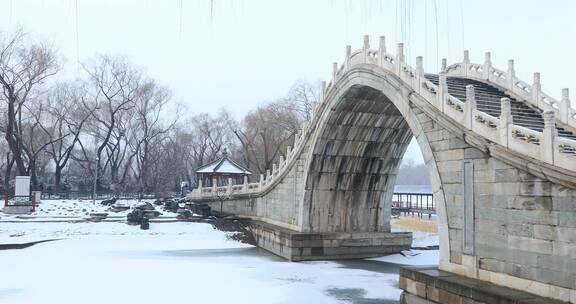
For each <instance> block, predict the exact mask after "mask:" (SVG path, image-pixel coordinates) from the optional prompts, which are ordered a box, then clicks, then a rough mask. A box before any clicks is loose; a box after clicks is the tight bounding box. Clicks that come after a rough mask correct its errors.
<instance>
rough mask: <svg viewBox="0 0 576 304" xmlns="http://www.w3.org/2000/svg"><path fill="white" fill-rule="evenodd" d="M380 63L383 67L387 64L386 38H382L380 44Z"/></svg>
mask: <svg viewBox="0 0 576 304" xmlns="http://www.w3.org/2000/svg"><path fill="white" fill-rule="evenodd" d="M378 63H379V64H380V66H381V67H383V66H384V64H385V63H386V37H384V36H380V43H379V45H378Z"/></svg>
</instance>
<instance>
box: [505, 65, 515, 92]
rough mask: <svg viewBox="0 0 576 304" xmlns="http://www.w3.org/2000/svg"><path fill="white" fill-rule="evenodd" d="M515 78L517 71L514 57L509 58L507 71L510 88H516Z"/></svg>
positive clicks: (511, 89) (507, 81)
mask: <svg viewBox="0 0 576 304" xmlns="http://www.w3.org/2000/svg"><path fill="white" fill-rule="evenodd" d="M514 78H516V71H515V70H514V59H509V60H508V72H506V83H507V84H508V90H510V91H513V90H514Z"/></svg>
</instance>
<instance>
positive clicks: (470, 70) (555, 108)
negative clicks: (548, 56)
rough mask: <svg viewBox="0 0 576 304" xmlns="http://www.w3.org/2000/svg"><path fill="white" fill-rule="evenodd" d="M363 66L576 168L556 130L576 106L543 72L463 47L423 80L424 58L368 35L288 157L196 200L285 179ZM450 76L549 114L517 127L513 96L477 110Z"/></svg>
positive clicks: (471, 123) (575, 122)
mask: <svg viewBox="0 0 576 304" xmlns="http://www.w3.org/2000/svg"><path fill="white" fill-rule="evenodd" d="M363 65H370V66H377V67H379V68H381V69H383V70H385V71H387V72H389V73H394V74H395V75H396V76H397V77H398V78H399V79H400V80H402V81H403V82H404V83H406V84H408V85H409V86H410V87H411V88H412V90H413V91H414V92H415V93H417V94H418V96H419V97H421V98H423V99H424V100H426V101H427V102H428V103H430V104H431V105H433V106H434V107H436V108H437V109H438V110H439V111H440V112H441V113H444V114H445V115H446V116H447V117H449V118H451V119H452V120H454V121H456V122H457V123H459V124H461V125H462V128H463V129H466V130H469V131H472V132H475V133H477V134H479V135H481V136H482V137H484V138H485V139H487V140H489V141H491V142H494V143H495V144H498V145H500V146H502V147H504V148H507V149H509V150H511V151H514V152H517V153H520V154H522V155H525V156H528V157H531V158H534V159H536V160H539V161H543V162H545V163H548V164H551V165H554V166H557V167H560V168H564V169H567V170H571V171H576V141H575V140H571V139H569V138H563V137H559V136H558V134H557V132H556V130H555V128H556V127H555V123H556V122H557V121H558V122H560V123H562V124H564V125H566V126H568V127H571V128H573V129H576V110H574V109H572V108H571V106H570V100H569V96H568V89H563V90H562V98H561V99H560V100H557V99H554V98H553V97H551V96H549V95H547V94H545V93H544V92H542V91H541V85H540V74H539V73H535V74H534V80H533V84H532V85H530V84H528V83H526V82H524V81H522V80H520V79H518V78H517V77H516V76H515V68H514V61H513V60H509V61H508V69H507V71H506V72H505V71H502V70H499V69H497V68H495V67H493V66H492V62H491V54H490V53H489V52H487V53H485V61H484V63H483V64H475V63H470V59H469V52H468V51H464V59H463V61H462V62H460V63H456V64H452V65H449V66H446V64H445V60H443V67H445V68H444V69H443V71H442V72H441V73H440V75H439V82H440V83H439V85H435V84H434V83H432V82H430V81H428V80H427V79H425V78H424V69H423V66H424V65H423V58H422V57H421V56H419V57H417V59H416V65H417V67H416V68H413V67H411V66H410V65H408V64H407V63H406V62H405V57H404V45H403V44H402V43H399V44H398V45H397V53H396V55H392V54H388V53H386V45H385V38H384V37H380V40H379V48H378V49H377V50H373V49H370V44H369V39H368V36H365V37H364V43H363V47H362V49H360V50H357V51H354V52H352V50H351V47H350V46H347V47H346V57H345V60H344V63H343V64H342V65H341V66H340V67H338V64H337V63H334V64H333V66H332V79H331V81H330V82H329V83H328V84H326V83H325V82H323V83H322V92H321V95H320V101H319V104H318V105H316V106H315V109H314V111H313V113H312V115H311V118H310V120H309V121H307V122H305V123H304V124H303V126H302V132H299V133H298V134H296V138H295V143H294V148H293V149H292V148H291V147H288V149H287V152H286V158H285V159H281V160H280V163H279V164H274V166H273V168H272V171H271V172H267V174H266V175H265V176H264V175H260V180H259V181H258V182H255V183H248V181H247V180H244V184H243V185H238V186H232V187H211V188H205V187H201V186H200V187H199V188H197V189H194V190H193V191H192V192H191V193H190V197H191V198H207V199H210V198H214V199H217V198H220V199H222V198H225V197H230V196H236V195H252V194H257V193H262V192H266V191H268V190H270V189H272V188H273V187H274V185H275V184H276V183H277V182H278V181H280V180H281V179H282V177H283V176H284V175H285V174H286V173H287V172H288V171H289V170H290V168H291V167H292V166H293V165H294V163H295V162H296V161H297V160H298V158H299V157H300V153H301V151H302V150H303V149H304V147H305V145H306V142H307V140H308V138H309V137H310V136H311V133H312V132H314V130H315V128H316V124H317V123H318V122H319V120H320V116H321V115H322V113H323V112H324V111H325V107H326V104H327V102H325V101H326V100H328V99H330V98H331V97H332V95H331V94H332V93H333V92H335V91H336V86H337V82H338V80H339V79H341V77H342V76H343V75H344V74H346V73H347V72H348V71H349V70H351V69H354V68H356V67H361V66H363ZM446 76H451V77H462V78H469V79H474V80H480V81H483V82H487V83H489V84H491V85H494V86H496V87H499V88H502V89H504V90H506V91H507V92H508V93H510V94H512V95H514V96H516V97H518V100H520V101H524V102H526V103H528V104H530V105H532V106H534V107H537V108H539V109H541V110H542V111H543V112H544V118H545V122H546V126H545V129H544V130H543V131H542V132H537V131H534V130H531V129H528V128H525V127H522V126H518V125H514V122H513V119H512V116H511V112H510V100H508V99H507V98H502V114H501V116H500V117H494V116H491V115H489V114H487V113H484V112H481V111H478V110H477V109H476V106H475V105H476V103H475V100H474V98H475V97H474V89H473V88H467V101H466V102H464V101H461V100H459V99H458V98H456V97H454V96H452V95H450V94H448V88H447V84H446Z"/></svg>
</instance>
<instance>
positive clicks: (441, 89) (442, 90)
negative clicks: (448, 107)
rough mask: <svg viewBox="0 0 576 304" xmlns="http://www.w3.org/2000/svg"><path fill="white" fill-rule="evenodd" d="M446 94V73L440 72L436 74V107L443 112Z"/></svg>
mask: <svg viewBox="0 0 576 304" xmlns="http://www.w3.org/2000/svg"><path fill="white" fill-rule="evenodd" d="M447 95H448V81H447V80H446V73H444V72H440V73H439V74H438V94H437V96H438V109H439V110H440V111H442V112H444V104H445V103H446V96H447Z"/></svg>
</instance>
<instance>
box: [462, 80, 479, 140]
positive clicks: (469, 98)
mask: <svg viewBox="0 0 576 304" xmlns="http://www.w3.org/2000/svg"><path fill="white" fill-rule="evenodd" d="M474 110H476V93H475V92H474V86H473V85H471V84H469V85H467V86H466V103H465V104H464V122H465V123H464V125H465V126H466V128H468V129H469V130H472V123H473V121H474V117H473V116H474Z"/></svg>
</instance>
